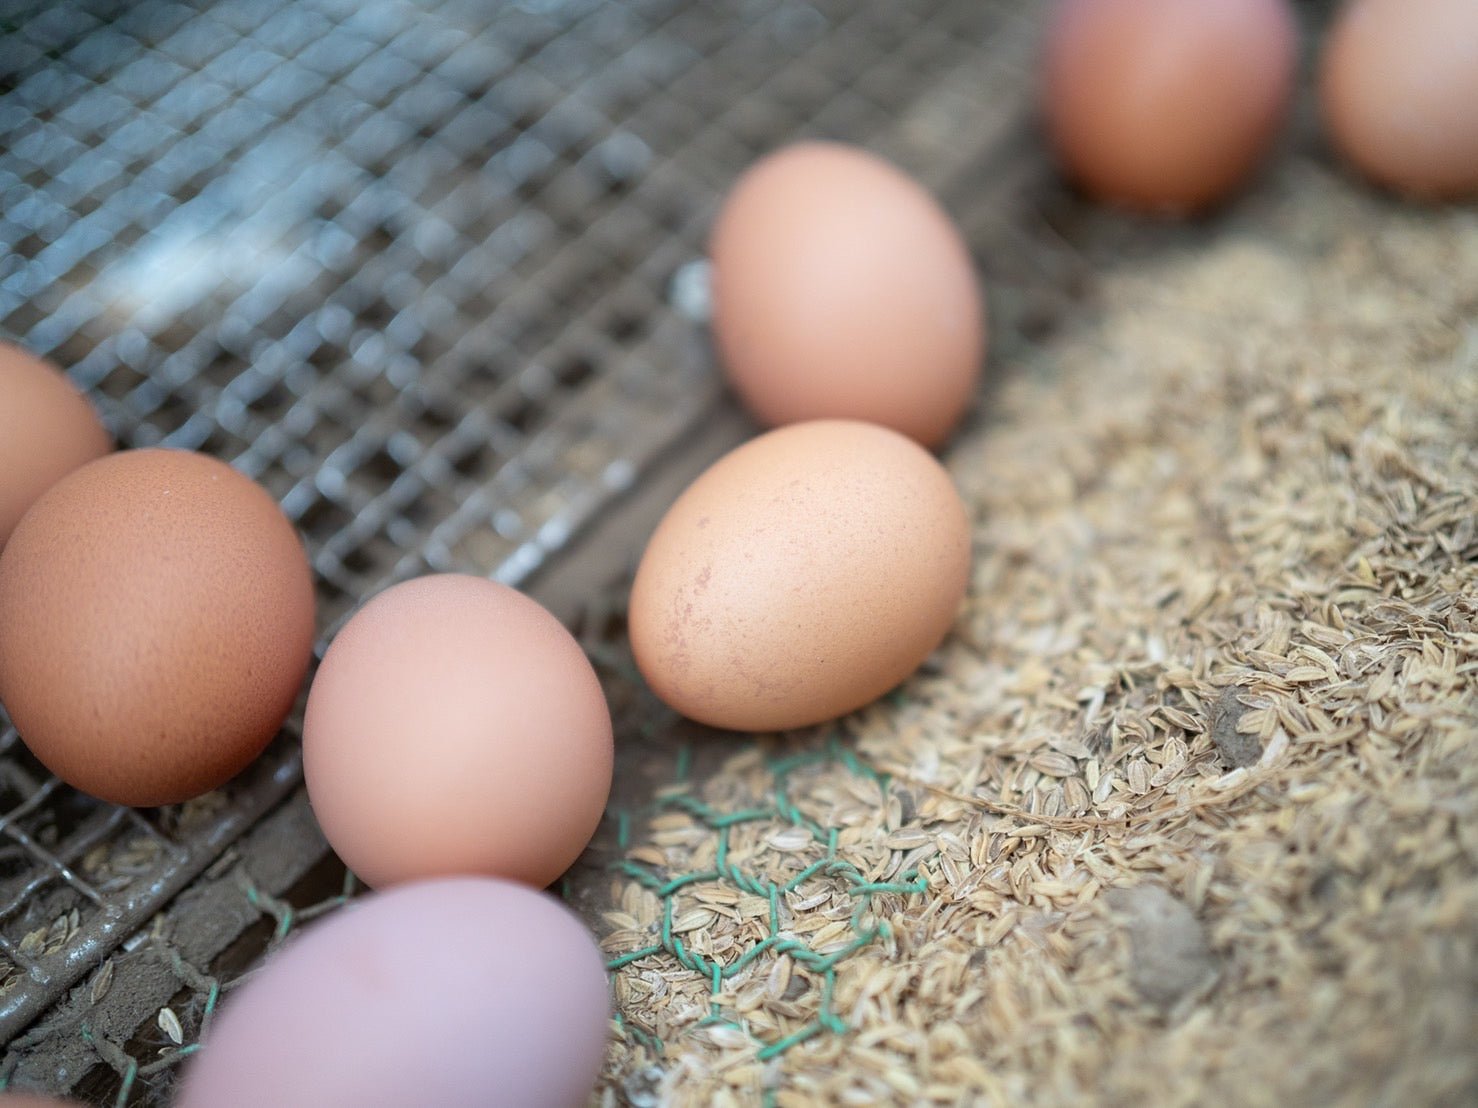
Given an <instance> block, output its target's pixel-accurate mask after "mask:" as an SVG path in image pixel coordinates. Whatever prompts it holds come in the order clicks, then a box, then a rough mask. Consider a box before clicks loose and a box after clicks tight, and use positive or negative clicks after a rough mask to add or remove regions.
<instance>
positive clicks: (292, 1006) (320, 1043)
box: [176, 877, 611, 1108]
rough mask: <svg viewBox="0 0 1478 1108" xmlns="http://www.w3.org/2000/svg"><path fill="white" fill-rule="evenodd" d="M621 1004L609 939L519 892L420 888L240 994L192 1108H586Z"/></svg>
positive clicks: (349, 912)
mask: <svg viewBox="0 0 1478 1108" xmlns="http://www.w3.org/2000/svg"><path fill="white" fill-rule="evenodd" d="M610 1012H611V1005H610V999H609V993H608V985H607V981H606V971H605V963H604V960H603V958H602V956H601V953H600V951H599V949H598V948H597V947H596V945H595V940H594V939H593V938H592V937H591V936H590V934H589V933H588V932H587V931H586V929H585V927H584V925H583V924H582V923H581V922H580V921H579V919H578V918H576V916H575V915H574V914H573V913H572V912H571V911H570V910H569V909H567V908H566V907H564V905H562V904H560V903H559V902H558V901H556V900H555V899H554V898H553V897H550V896H548V895H547V894H545V893H541V892H536V891H534V890H532V889H528V888H524V887H522V886H519V885H516V884H514V883H512V882H507V881H498V880H493V879H490V878H477V877H461V878H447V879H441V880H435V881H423V882H415V883H412V884H407V885H402V886H400V887H398V888H395V889H391V890H389V891H386V892H382V893H375V894H371V895H369V896H366V897H362V898H360V899H359V900H357V901H354V902H351V903H350V904H349V905H347V906H345V907H344V908H341V909H339V910H338V911H337V912H335V913H334V914H333V915H331V916H329V917H328V918H327V919H325V920H323V921H321V922H318V923H315V924H313V925H312V926H311V927H309V928H308V929H307V930H306V931H304V932H303V933H302V934H301V935H299V936H297V937H295V938H290V939H289V940H288V942H287V944H286V945H285V946H284V947H283V948H282V950H281V951H279V952H278V953H277V954H275V955H272V956H270V957H269V958H268V960H267V963H266V965H265V966H264V967H263V968H262V969H261V970H260V971H259V972H258V973H257V974H255V975H254V976H253V977H252V978H251V979H250V980H249V981H248V982H247V983H246V985H245V986H244V987H243V988H242V989H241V990H240V991H239V992H235V993H231V994H229V995H228V997H227V999H226V1001H225V1003H224V1005H223V1007H222V1010H221V1013H220V1015H219V1017H218V1018H217V1019H216V1021H215V1023H214V1025H213V1026H212V1027H211V1028H210V1030H209V1031H208V1032H207V1034H206V1036H205V1040H204V1044H203V1047H202V1049H201V1050H200V1052H199V1053H198V1054H197V1055H196V1056H195V1057H194V1058H193V1059H192V1060H191V1061H190V1063H189V1064H188V1066H187V1069H186V1072H185V1075H184V1078H183V1081H182V1087H181V1090H180V1094H179V1098H178V1100H177V1101H176V1104H177V1105H178V1108H234V1106H237V1105H239V1106H241V1108H259V1106H261V1105H272V1106H274V1108H297V1106H301V1108H363V1106H365V1105H385V1106H391V1105H397V1106H398V1105H406V1106H410V1105H428V1106H431V1105H434V1106H435V1108H483V1106H485V1105H490V1104H507V1105H517V1106H518V1108H574V1106H576V1105H583V1104H585V1103H586V1102H587V1100H588V1099H589V1097H590V1093H591V1089H592V1088H593V1087H594V1085H595V1080H596V1077H597V1076H598V1074H599V1072H600V1066H601V1061H602V1059H603V1056H604V1052H605V1042H606V1035H607V1029H608V1026H609V1023H608V1021H609V1018H610Z"/></svg>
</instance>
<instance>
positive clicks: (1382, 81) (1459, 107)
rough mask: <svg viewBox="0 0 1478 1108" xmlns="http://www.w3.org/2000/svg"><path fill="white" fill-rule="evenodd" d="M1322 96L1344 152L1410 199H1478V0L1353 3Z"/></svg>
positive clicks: (1324, 74)
mask: <svg viewBox="0 0 1478 1108" xmlns="http://www.w3.org/2000/svg"><path fill="white" fill-rule="evenodd" d="M1319 96H1320V102H1321V106H1322V108H1323V112H1324V122H1325V125H1326V127H1327V128H1328V130H1329V136H1330V138H1331V139H1332V140H1333V142H1334V145H1335V146H1336V147H1337V148H1338V149H1339V152H1340V153H1341V154H1343V155H1344V156H1345V157H1346V158H1348V159H1349V160H1350V161H1351V162H1352V163H1354V165H1355V166H1357V167H1358V168H1359V169H1360V170H1361V171H1363V172H1364V173H1365V174H1366V175H1368V176H1369V177H1370V178H1371V179H1372V180H1374V181H1376V182H1378V183H1380V184H1382V185H1385V186H1387V187H1388V188H1392V189H1396V190H1397V191H1399V192H1403V193H1406V194H1407V195H1409V196H1414V197H1420V198H1427V199H1434V200H1443V199H1460V198H1462V197H1467V196H1478V0H1353V2H1352V3H1349V4H1347V5H1346V6H1345V8H1344V9H1343V11H1341V12H1340V15H1339V17H1338V19H1337V20H1336V21H1335V24H1334V26H1333V28H1332V29H1331V31H1330V33H1329V37H1328V39H1327V40H1326V42H1325V45H1324V54H1323V62H1322V65H1321V70H1320V82H1319Z"/></svg>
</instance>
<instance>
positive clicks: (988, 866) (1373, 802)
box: [580, 160, 1478, 1108]
mask: <svg viewBox="0 0 1478 1108" xmlns="http://www.w3.org/2000/svg"><path fill="white" fill-rule="evenodd" d="M1088 237H1089V238H1090V240H1091V238H1092V232H1091V228H1090V232H1089V236H1088ZM1083 249H1084V251H1085V257H1086V258H1087V260H1088V261H1089V262H1090V263H1091V265H1092V267H1093V272H1094V278H1093V286H1092V290H1091V294H1090V295H1089V296H1088V297H1087V298H1086V299H1085V300H1084V301H1083V302H1082V303H1081V304H1080V305H1079V309H1080V310H1079V311H1078V312H1077V313H1076V315H1075V316H1074V318H1072V319H1071V320H1069V321H1068V323H1067V325H1066V327H1065V328H1064V329H1062V330H1059V331H1058V332H1057V333H1056V334H1055V335H1052V336H1048V337H1046V338H1044V339H1043V340H1042V341H1040V342H1039V343H1036V344H1035V345H1032V346H1030V347H1029V348H1027V349H1025V350H1024V351H1022V352H1020V354H1019V356H1018V357H1016V358H1015V360H1014V364H1010V365H1004V366H999V367H997V372H999V373H1001V374H1002V376H1003V382H1002V384H1001V385H1000V387H999V388H998V390H997V391H996V392H995V393H994V394H993V395H992V396H991V398H990V401H989V409H988V411H987V412H985V413H984V416H983V418H982V419H980V420H978V421H977V423H976V425H975V426H974V428H973V430H972V431H971V432H969V433H968V434H966V435H965V436H964V437H963V438H962V439H961V440H959V441H958V442H957V443H956V445H955V446H954V447H953V449H952V450H951V452H950V454H949V456H948V458H947V461H948V464H949V465H950V467H951V469H952V471H953V472H954V474H955V476H956V477H957V479H958V481H959V483H960V486H961V488H962V491H963V492H964V495H965V497H966V499H967V502H968V503H970V504H971V505H972V507H973V510H974V514H975V520H976V538H977V560H976V567H975V574H974V582H973V588H972V592H971V600H970V601H969V604H968V607H967V610H966V611H964V612H963V614H962V615H961V617H960V620H959V622H958V626H957V629H956V632H955V634H953V635H952V636H951V638H950V639H949V640H948V642H947V643H946V644H945V645H944V647H942V648H941V650H940V651H939V652H938V653H937V654H936V656H935V657H934V658H933V659H932V660H931V661H930V663H929V664H928V665H926V667H925V669H924V670H923V671H922V672H921V673H920V674H919V675H917V676H916V677H915V678H914V679H913V680H912V681H910V682H909V683H908V684H907V685H906V686H905V687H904V688H903V689H902V690H900V692H899V693H898V694H896V695H894V696H892V697H889V698H886V699H885V700H884V701H882V702H880V703H879V704H877V705H875V706H873V707H871V708H869V709H865V710H863V711H861V712H859V713H857V714H856V715H854V716H853V717H850V718H848V719H847V720H844V721H841V723H840V724H838V725H837V727H836V728H834V729H832V730H831V732H830V734H829V736H828V735H800V736H791V737H789V738H785V739H768V740H755V741H753V742H750V741H746V742H743V743H740V744H738V745H736V746H729V745H725V744H726V743H727V740H720V739H717V738H710V739H708V740H705V739H703V738H702V737H699V738H697V739H694V740H693V741H694V742H697V743H699V744H702V743H703V742H704V741H708V742H711V743H713V744H715V745H714V747H713V749H714V750H717V751H720V752H731V753H729V754H728V756H727V758H726V759H725V760H724V762H723V764H722V765H720V766H718V767H717V768H716V771H714V772H711V773H707V774H700V775H696V776H695V777H694V778H693V779H691V780H682V781H679V782H678V783H677V784H675V785H673V786H671V788H672V790H673V791H674V793H675V794H681V795H685V796H690V797H691V798H692V799H693V800H694V801H697V802H700V803H701V804H703V805H706V806H708V807H709V808H711V809H714V810H722V811H739V810H742V809H747V808H753V807H754V806H755V805H756V804H762V803H763V802H764V798H765V797H766V796H767V795H768V794H769V790H771V788H772V786H773V776H772V772H771V760H772V759H773V758H775V757H777V756H785V755H787V754H792V753H795V752H797V751H802V752H803V751H816V750H820V749H821V748H822V747H823V745H824V744H825V743H827V742H828V741H838V740H839V746H840V748H841V749H843V750H846V751H850V752H852V753H853V754H854V755H855V758H856V759H857V761H858V763H859V764H860V765H862V766H865V767H868V768H869V769H870V771H872V772H875V773H877V774H882V775H886V780H885V781H884V782H883V783H882V784H881V785H879V783H878V782H877V781H875V780H872V779H870V778H868V777H866V776H865V775H859V773H857V772H855V770H854V768H849V767H848V766H847V765H843V764H840V763H838V762H837V761H835V760H834V759H833V760H826V759H821V760H818V761H817V762H816V763H815V764H814V765H812V766H810V767H809V768H807V769H806V771H805V773H804V775H795V776H804V780H803V781H800V780H796V779H795V777H794V776H793V778H792V780H791V781H790V782H789V783H788V785H787V789H788V792H789V795H790V796H791V797H793V798H795V800H796V803H797V805H798V806H799V807H800V808H801V809H804V814H805V816H806V818H807V819H811V820H814V821H815V822H816V823H817V824H818V825H820V826H822V827H825V828H834V829H836V834H837V842H838V843H839V849H840V851H841V852H842V853H843V854H844V855H845V856H846V858H847V859H848V861H849V864H851V865H853V866H855V867H856V869H857V871H858V872H859V873H860V874H862V875H863V876H864V877H865V879H866V880H867V881H875V882H888V881H894V880H901V877H900V875H902V874H905V873H907V872H912V871H917V873H918V875H919V876H920V878H921V882H922V889H923V891H921V892H919V893H917V894H906V893H898V892H888V893H885V894H882V895H878V896H876V897H875V898H874V899H873V900H872V902H871V903H870V904H869V906H868V908H867V912H868V918H867V920H866V921H864V926H872V925H875V924H876V925H884V927H883V929H882V930H881V931H879V933H878V934H879V938H878V940H877V941H874V942H871V943H868V944H866V945H863V946H861V947H858V948H857V949H855V950H854V951H852V953H851V954H850V956H849V957H848V958H847V959H846V960H845V961H844V962H841V963H839V964H838V965H837V966H836V972H835V975H834V981H832V982H830V983H829V984H827V986H826V989H825V990H823V989H821V988H819V987H818V980H817V974H816V973H815V972H814V970H811V969H808V968H807V966H806V965H805V964H804V963H803V962H797V961H795V960H793V959H790V958H788V957H786V956H784V955H775V954H774V952H773V950H767V951H765V952H764V954H765V956H764V957H755V958H754V959H753V960H752V961H751V962H749V963H748V964H746V966H745V967H744V969H743V970H742V971H741V972H738V973H735V974H733V975H732V976H731V977H729V978H727V979H726V980H724V981H723V982H721V983H720V984H721V987H720V988H719V989H718V990H717V991H715V982H714V980H712V979H711V976H710V978H705V977H704V976H703V975H702V974H700V973H697V972H695V971H694V970H693V969H692V968H690V967H689V966H685V965H683V964H682V963H681V962H680V961H679V960H678V959H677V958H675V957H673V956H672V955H671V954H669V953H667V952H665V951H659V952H658V953H655V954H651V955H648V956H644V957H641V958H637V959H635V960H633V961H630V962H627V963H626V964H623V965H621V966H620V968H619V969H617V970H616V971H615V973H614V975H613V976H614V982H615V995H616V1000H617V1005H618V1011H619V1016H620V1021H619V1025H618V1029H617V1037H616V1043H615V1046H614V1047H613V1049H612V1052H611V1055H610V1058H609V1064H608V1068H607V1074H606V1077H605V1080H604V1084H603V1086H602V1089H601V1091H600V1093H599V1095H598V1100H599V1101H603V1102H605V1103H609V1104H620V1103H630V1104H659V1103H661V1104H666V1103H670V1104H694V1105H697V1104H704V1105H707V1104H715V1105H724V1104H736V1105H737V1104H748V1103H757V1102H764V1103H772V1104H776V1105H780V1106H785V1108H791V1106H800V1105H809V1104H866V1103H880V1102H881V1103H917V1104H963V1103H1000V1104H1007V1103H1009V1104H1059V1103H1080V1102H1084V1101H1092V1102H1097V1103H1127V1102H1131V1101H1132V1102H1143V1101H1146V1100H1148V1101H1149V1102H1152V1103H1156V1104H1162V1105H1165V1104H1169V1105H1175V1104H1187V1105H1189V1104H1195V1103H1215V1102H1223V1101H1225V1102H1237V1103H1268V1104H1272V1103H1321V1104H1371V1103H1382V1104H1398V1103H1399V1104H1406V1103H1443V1102H1457V1101H1461V1100H1465V1099H1466V1100H1468V1101H1469V1102H1471V1099H1472V1098H1473V1097H1474V1096H1475V1094H1478V1053H1475V1052H1474V1051H1473V1049H1472V1044H1473V1043H1474V1042H1475V1041H1478V935H1475V929H1474V921H1475V920H1478V744H1475V741H1474V740H1475V733H1478V695H1475V674H1478V433H1475V432H1478V215H1475V213H1474V212H1473V211H1471V210H1467V211H1465V210H1461V209H1453V210H1419V209H1412V208H1403V207H1401V206H1399V205H1396V204H1394V203H1391V202H1387V201H1384V200H1382V199H1379V198H1376V197H1374V196H1372V195H1371V194H1369V193H1367V192H1365V191H1363V190H1361V189H1359V188H1358V187H1356V186H1353V185H1350V184H1348V183H1347V182H1344V181H1343V180H1341V179H1340V178H1339V177H1338V176H1337V175H1335V174H1333V173H1332V172H1331V171H1329V170H1328V169H1326V168H1322V167H1320V166H1318V165H1315V164H1313V163H1311V162H1308V161H1304V160H1299V161H1293V162H1290V164H1289V165H1288V166H1286V167H1284V168H1282V169H1280V170H1279V171H1278V173H1277V175H1276V178H1275V179H1274V180H1273V181H1272V182H1271V183H1270V184H1269V185H1268V186H1267V188H1266V189H1265V191H1264V192H1263V193H1261V194H1259V195H1258V196H1257V197H1256V198H1252V199H1249V200H1248V201H1247V202H1245V203H1244V204H1243V205H1242V208H1241V210H1240V211H1239V212H1238V213H1237V214H1236V215H1234V216H1231V217H1228V218H1227V219H1225V220H1224V221H1223V222H1222V224H1221V225H1220V226H1216V227H1213V228H1212V229H1210V230H1205V231H1192V232H1187V233H1186V234H1184V235H1182V236H1181V237H1180V238H1176V237H1174V236H1169V237H1166V238H1164V239H1162V240H1161V241H1160V244H1159V248H1158V249H1155V250H1145V251H1140V252H1139V253H1138V254H1137V255H1136V256H1134V257H1133V258H1132V259H1130V260H1128V261H1124V262H1122V263H1115V262H1114V260H1113V259H1112V258H1110V257H1105V256H1104V253H1103V252H1101V253H1100V254H1098V255H1095V254H1094V253H1093V250H1094V247H1093V244H1092V242H1091V241H1090V242H1089V243H1088V244H1087V245H1086V246H1084V247H1083ZM732 835H733V841H732V843H731V844H730V848H729V849H730V852H731V857H739V858H741V859H742V861H743V864H744V866H745V867H747V872H752V873H755V874H758V875H760V876H761V877H763V878H764V879H766V880H773V881H784V880H788V879H789V878H790V877H792V876H793V875H794V874H795V873H797V872H798V871H799V870H800V869H802V868H803V867H804V866H806V865H807V864H808V863H810V862H813V861H814V860H815V859H816V858H817V857H819V856H820V852H821V850H822V847H821V846H819V845H818V842H817V840H816V839H815V837H814V836H812V835H811V834H809V833H806V832H805V831H803V830H798V825H797V824H796V823H794V822H793V821H790V820H788V819H787V818H784V817H783V816H780V815H772V816H769V817H766V818H756V819H754V820H753V821H752V822H748V823H744V824H742V825H738V826H735V827H734V828H733V829H732ZM599 849H600V851H601V852H603V856H605V857H608V858H613V859H621V860H626V861H630V862H633V863H638V864H640V865H642V866H645V867H649V868H650V870H651V871H652V872H658V873H661V874H667V875H677V874H682V873H687V872H697V871H702V870H704V869H707V868H711V867H712V866H713V865H714V861H715V859H714V850H715V835H714V833H713V830H712V828H711V827H709V826H707V825H705V824H704V823H703V821H702V820H699V819H696V818H695V817H694V816H692V815H691V814H690V813H687V812H684V811H681V810H675V809H672V808H660V807H659V808H658V809H655V810H653V811H652V812H649V813H648V815H647V816H646V817H644V818H638V819H636V820H635V821H634V823H633V824H632V826H631V827H630V828H629V841H627V842H626V843H625V845H624V847H618V846H617V845H614V844H613V842H612V840H611V838H610V835H609V834H607V835H605V836H603V838H602V840H601V845H600V848H599ZM580 880H582V881H584V882H592V883H596V884H598V885H599V886H600V889H601V891H602V895H603V896H604V904H605V910H604V914H603V916H602V918H601V919H600V921H598V922H599V924H600V926H601V933H602V935H603V938H604V945H605V949H606V951H607V953H608V955H609V956H611V957H612V958H618V957H619V956H621V955H622V954H625V953H628V952H631V951H635V950H640V949H642V948H644V947H649V946H651V945H653V943H654V942H655V940H654V936H655V935H657V934H658V932H659V931H660V930H661V927H662V923H661V921H662V918H663V912H664V906H663V903H662V900H661V898H659V897H658V896H657V895H656V894H655V893H654V892H653V891H652V889H651V888H647V887H643V886H642V885H641V884H639V883H638V882H636V881H633V880H631V879H630V878H629V876H627V875H625V874H623V873H622V872H620V871H619V870H606V871H595V872H589V871H588V872H586V873H585V874H584V875H583V876H582V877H581V878H580ZM686 893H687V895H685V896H683V898H682V901H681V903H680V904H679V905H678V906H677V913H678V915H677V917H676V923H675V926H674V930H676V931H680V932H681V938H682V940H683V941H684V943H685V944H686V945H685V947H684V949H685V950H689V951H697V952H701V953H702V954H703V955H704V957H706V958H709V959H711V960H712V963H713V964H728V963H730V962H732V961H734V960H735V959H736V958H737V957H739V956H741V955H742V954H743V952H744V951H745V950H746V949H749V948H751V947H752V946H753V945H754V944H755V943H757V942H759V941H761V940H762V939H763V938H764V936H765V934H766V925H765V921H766V918H767V915H768V913H769V911H770V906H769V903H768V901H767V900H766V899H765V897H763V896H761V895H758V894H757V893H756V892H755V891H754V890H746V889H744V888H737V887H735V886H733V885H732V883H725V882H724V881H722V880H717V881H713V882H709V883H706V884H698V885H693V886H691V887H690V888H689V889H688V890H686ZM855 908H856V903H855V899H854V898H853V897H850V896H849V895H847V890H846V888H845V887H843V886H842V885H839V884H838V883H836V882H835V881H829V880H817V881H813V882H810V883H803V884H802V885H801V886H799V887H796V888H794V889H792V890H790V891H788V892H786V894H785V896H784V898H783V904H782V905H781V911H782V913H783V918H782V919H781V920H780V921H779V922H780V926H781V931H782V933H783V934H786V935H794V936H798V937H804V938H805V940H806V943H807V945H808V946H809V947H810V948H811V949H813V950H817V951H825V950H828V949H833V950H835V949H840V948H841V947H842V946H845V944H846V943H847V942H848V941H849V940H850V939H851V938H852V936H853V935H854V934H855V930H854V929H853V927H852V925H851V924H850V923H849V920H850V919H851V916H852V913H853V912H854V910H855ZM704 964H708V963H704ZM720 1010H721V1012H722V1016H723V1019H722V1020H720V1021H714V1020H712V1019H711V1017H712V1016H713V1015H714V1013H715V1012H717V1011H720ZM825 1012H832V1013H835V1016H836V1018H837V1021H838V1026H837V1027H836V1028H835V1029H834V1030H831V1031H824V1033H818V1034H815V1035H811V1036H809V1037H807V1038H805V1039H804V1041H799V1042H797V1043H795V1044H794V1045H792V1046H790V1047H789V1048H788V1049H784V1050H782V1051H778V1052H775V1051H771V1052H769V1053H768V1054H767V1053H766V1049H765V1044H766V1043H770V1044H773V1043H775V1042H776V1041H777V1036H783V1035H785V1034H787V1033H790V1032H793V1031H795V1030H796V1029H798V1028H802V1027H804V1026H806V1025H807V1024H808V1023H810V1022H813V1021H815V1020H816V1019H817V1018H818V1016H819V1015H821V1014H823V1013H825ZM705 1021H708V1022H706V1023H705Z"/></svg>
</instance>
